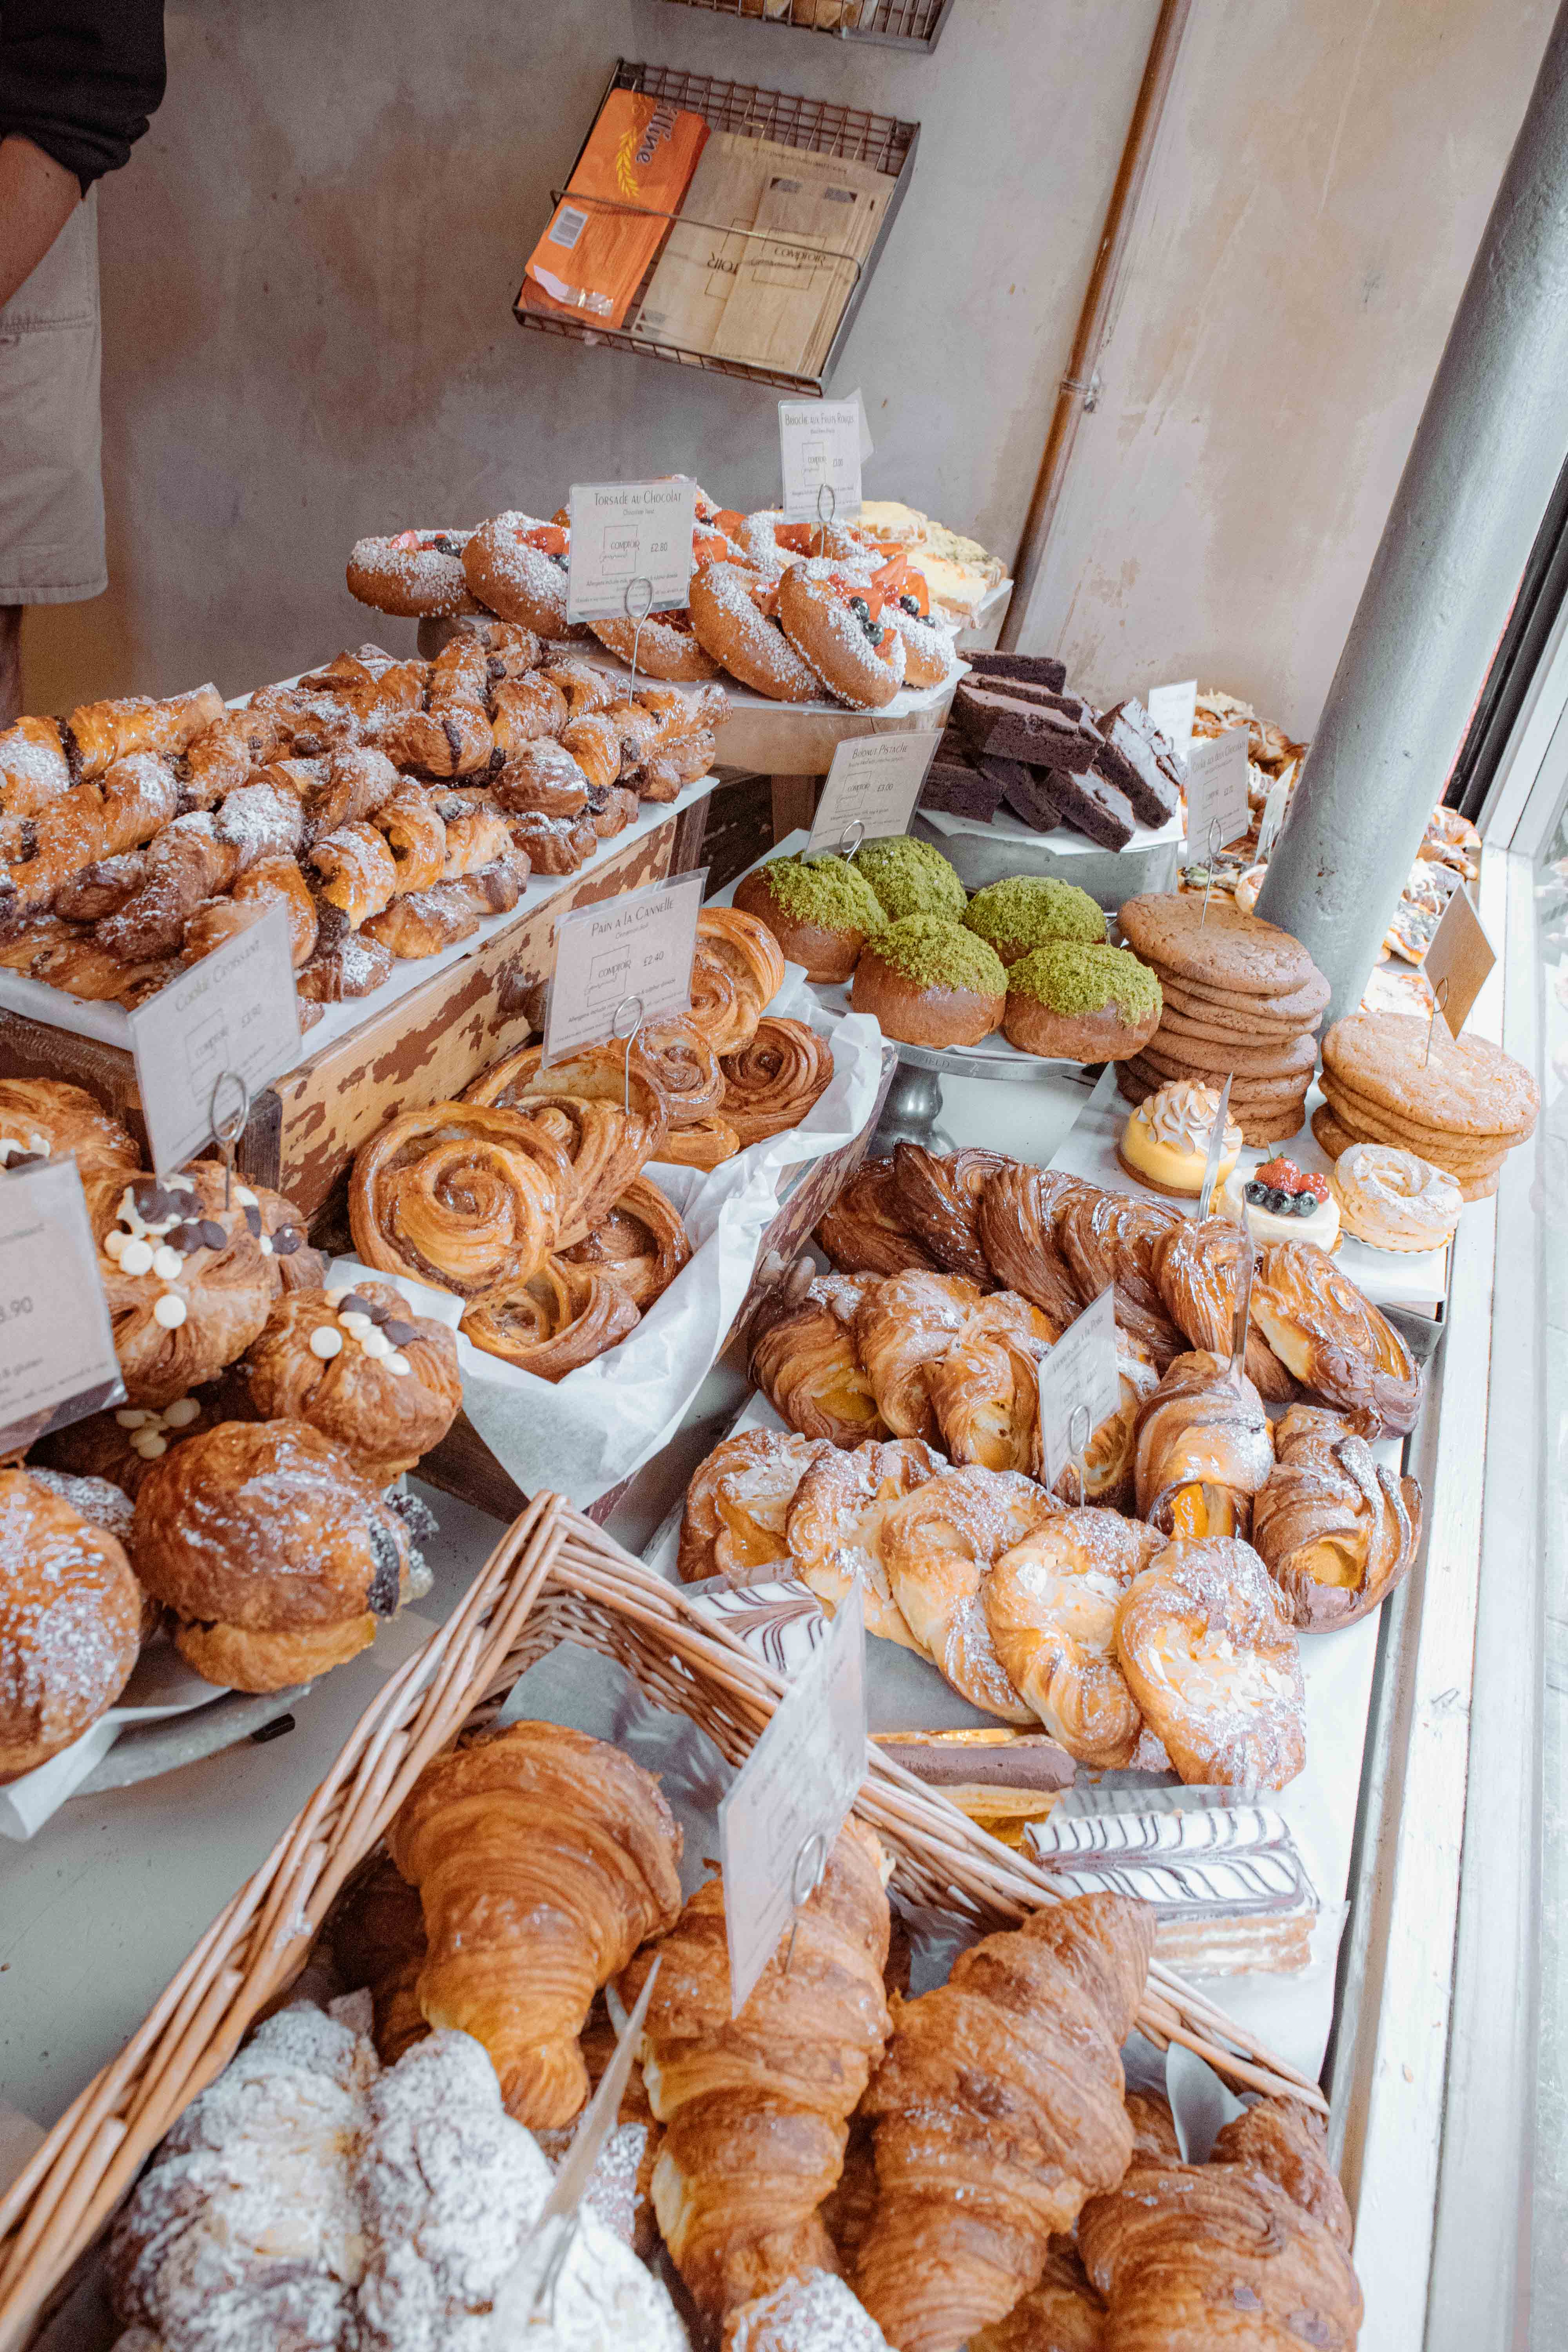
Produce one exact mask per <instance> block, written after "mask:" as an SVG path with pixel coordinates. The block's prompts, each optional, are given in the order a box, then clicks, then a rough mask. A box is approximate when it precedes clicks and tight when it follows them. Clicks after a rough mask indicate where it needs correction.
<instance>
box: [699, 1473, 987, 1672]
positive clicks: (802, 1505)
mask: <svg viewBox="0 0 1568 2352" xmlns="http://www.w3.org/2000/svg"><path fill="white" fill-rule="evenodd" d="M736 1442H737V1441H735V1440H734V1439H731V1444H734V1443H736ZM802 1442H803V1441H801V1440H798V1439H797V1440H796V1441H795V1443H796V1444H800V1443H802ZM946 1466H947V1465H946V1464H945V1463H944V1462H943V1461H942V1456H941V1454H933V1453H932V1452H931V1448H930V1446H929V1445H922V1444H921V1441H920V1439H919V1438H918V1437H895V1438H891V1439H889V1441H888V1442H887V1443H885V1444H882V1443H879V1442H878V1441H877V1440H875V1439H870V1440H868V1442H867V1443H866V1444H864V1445H858V1446H857V1447H856V1448H855V1450H854V1452H853V1453H852V1454H846V1453H841V1452H840V1451H839V1449H838V1448H837V1446H823V1447H822V1448H821V1449H820V1451H819V1452H818V1453H817V1454H816V1457H815V1459H813V1460H811V1461H810V1462H808V1463H807V1464H806V1465H805V1469H804V1473H803V1475H802V1476H801V1479H800V1483H799V1485H798V1486H797V1487H796V1488H795V1493H794V1495H793V1496H792V1497H791V1499H790V1503H789V1506H788V1518H787V1539H786V1540H787V1549H786V1554H785V1556H786V1558H787V1559H790V1560H791V1561H792V1562H793V1563H794V1573H795V1575H796V1576H798V1577H799V1578H800V1580H801V1581H802V1583H803V1584H805V1585H808V1586H809V1587H810V1589H811V1591H813V1592H815V1593H816V1597H817V1599H818V1600H819V1601H822V1602H824V1604H825V1605H826V1608H827V1610H828V1611H829V1612H830V1613H835V1612H837V1607H838V1604H839V1602H840V1601H842V1600H844V1599H845V1598H846V1597H847V1594H848V1592H849V1591H850V1589H851V1587H852V1586H853V1585H856V1584H858V1585H859V1587H860V1600H861V1607H862V1610H863V1612H864V1617H865V1624H866V1631H867V1633H879V1634H880V1635H881V1637H882V1639H883V1640H884V1641H885V1642H897V1643H900V1644H901V1645H902V1647H903V1648H904V1649H906V1650H913V1651H914V1652H915V1653H916V1654H917V1655H919V1656H921V1657H923V1656H924V1655H925V1653H924V1651H923V1650H922V1649H921V1645H920V1643H918V1642H917V1641H916V1639H915V1637H914V1635H913V1634H912V1633H910V1629H909V1626H908V1624H907V1623H906V1622H905V1620H904V1612H903V1611H902V1610H901V1609H900V1607H899V1604H898V1602H897V1601H895V1600H894V1598H893V1591H892V1586H891V1585H890V1583H889V1580H888V1570H887V1563H886V1561H885V1560H884V1559H883V1557H882V1545H881V1533H882V1528H883V1526H884V1524H885V1522H886V1520H887V1518H888V1516H889V1512H890V1511H892V1510H893V1509H894V1507H896V1506H897V1505H898V1504H899V1503H900V1502H901V1501H902V1500H903V1498H904V1496H906V1495H910V1494H912V1493H913V1492H914V1489H915V1488H916V1487H917V1486H923V1485H924V1484H925V1482H926V1480H927V1479H928V1478H934V1477H935V1476H936V1475H937V1473H938V1471H939V1470H943V1469H945V1468H946ZM699 1475H700V1474H699ZM689 1507H690V1506H689V1505H688V1509H689Z"/></svg>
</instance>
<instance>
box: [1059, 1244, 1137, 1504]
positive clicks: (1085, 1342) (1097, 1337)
mask: <svg viewBox="0 0 1568 2352" xmlns="http://www.w3.org/2000/svg"><path fill="white" fill-rule="evenodd" d="M1039 1381H1040V1450H1041V1452H1042V1454H1044V1457H1045V1471H1046V1485H1047V1486H1055V1485H1056V1483H1057V1480H1058V1478H1059V1477H1060V1476H1061V1475H1062V1473H1063V1471H1064V1470H1065V1469H1066V1468H1067V1466H1068V1463H1069V1462H1071V1461H1072V1460H1073V1459H1074V1458H1075V1456H1076V1455H1077V1454H1079V1453H1080V1452H1081V1451H1082V1448H1083V1446H1084V1445H1087V1444H1088V1443H1089V1438H1090V1437H1091V1436H1092V1435H1093V1433H1094V1432H1095V1431H1096V1430H1097V1429H1098V1428H1099V1427H1100V1423H1101V1422H1102V1421H1109V1420H1110V1415H1111V1414H1112V1413H1113V1412H1115V1411H1116V1408H1117V1405H1118V1404H1119V1403H1120V1402H1121V1378H1120V1375H1119V1374H1118V1372H1117V1370H1116V1291H1115V1286H1114V1285H1113V1284H1111V1283H1109V1282H1108V1283H1107V1284H1106V1286H1105V1288H1104V1289H1103V1290H1102V1291H1101V1292H1100V1296H1099V1297H1098V1298H1097V1299H1095V1301H1094V1302H1093V1304H1092V1306H1089V1307H1085V1308H1084V1310H1083V1313H1082V1314H1081V1315H1080V1316H1079V1318H1078V1319H1077V1321H1076V1322H1073V1323H1069V1324H1068V1328H1067V1329H1066V1330H1065V1331H1064V1332H1063V1333H1062V1336H1061V1338H1060V1339H1058V1341H1057V1344H1056V1346H1055V1347H1054V1348H1053V1349H1051V1350H1050V1352H1049V1354H1048V1355H1045V1356H1042V1357H1041V1359H1040V1364H1039ZM1079 1406H1083V1407H1086V1408H1087V1410H1088V1414H1089V1427H1088V1430H1087V1431H1085V1430H1084V1427H1083V1416H1082V1414H1081V1413H1079V1439H1080V1442H1079V1444H1077V1445H1075V1444H1073V1415H1074V1412H1075V1411H1076V1410H1077V1408H1078V1407H1079Z"/></svg>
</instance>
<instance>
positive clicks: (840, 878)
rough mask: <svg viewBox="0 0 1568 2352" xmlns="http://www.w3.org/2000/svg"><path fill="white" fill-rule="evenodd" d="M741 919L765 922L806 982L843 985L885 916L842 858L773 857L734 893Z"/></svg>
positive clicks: (864, 881)
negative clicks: (802, 971) (800, 966)
mask: <svg viewBox="0 0 1568 2352" xmlns="http://www.w3.org/2000/svg"><path fill="white" fill-rule="evenodd" d="M735 904H736V906H737V907H739V908H740V909H741V911H742V914H746V915H755V916H756V918H757V919H758V921H759V922H763V923H765V924H766V925H767V927H768V929H769V930H770V931H772V933H773V937H774V939H775V940H777V941H778V943H779V946H780V948H781V949H782V950H783V951H784V954H785V955H786V956H787V957H788V959H789V961H790V962H791V963H798V964H804V965H805V976H806V978H807V979H808V980H820V981H838V980H847V979H848V977H849V975H850V973H851V972H852V971H854V969H855V964H856V960H857V958H858V955H859V953H860V950H861V949H862V948H863V947H864V946H865V944H866V942H867V940H868V939H870V938H871V937H872V936H873V934H874V933H876V932H878V931H879V930H880V929H882V927H883V925H884V924H885V922H886V921H887V917H886V916H885V915H884V914H883V912H882V908H881V906H880V905H879V901H878V898H877V894H876V892H875V891H874V890H873V889H872V887H871V885H870V884H869V882H868V881H867V879H866V877H865V876H864V875H863V874H860V873H858V871H857V870H856V867H855V866H852V865H851V864H850V863H849V862H848V860H847V859H846V858H843V857H813V858H811V859H809V860H808V859H806V858H804V857H773V858H770V859H769V861H768V863H767V865H765V866H758V867H757V868H756V870H755V872H754V873H751V874H748V875H747V876H746V877H745V879H744V881H743V882H742V883H741V884H740V886H739V887H738V888H737V889H736V892H735Z"/></svg>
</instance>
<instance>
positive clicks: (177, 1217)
mask: <svg viewBox="0 0 1568 2352" xmlns="http://www.w3.org/2000/svg"><path fill="white" fill-rule="evenodd" d="M244 1189H245V1188H244V1187H243V1186H240V1187H238V1188H237V1191H241V1192H242V1191H244ZM225 1190H226V1173H225V1171H224V1169H223V1168H222V1167H221V1166H220V1165H219V1164H218V1162H217V1161H216V1160H193V1161H192V1163H191V1165H190V1167H189V1168H188V1169H187V1170H186V1171H184V1174H183V1175H179V1176H170V1177H167V1178H164V1179H163V1180H162V1181H160V1180H159V1179H158V1178H156V1177H153V1176H138V1177H134V1178H132V1181H130V1182H129V1183H127V1184H120V1183H118V1182H116V1181H110V1182H109V1183H107V1184H104V1183H99V1184H95V1186H94V1187H93V1191H92V1194H91V1196H90V1199H89V1209H90V1211H91V1213H92V1219H93V1225H94V1229H95V1231H96V1232H97V1234H98V1235H99V1276H100V1281H101V1282H102V1284H103V1292H104V1297H105V1299H106V1300H107V1302H108V1306H109V1313H110V1323H111V1326H112V1328H113V1333H114V1346H115V1351H116V1353H117V1354H118V1356H119V1358H120V1369H121V1374H122V1375H123V1378H124V1381H125V1390H126V1394H127V1397H128V1398H129V1400H130V1402H131V1403H132V1405H165V1404H169V1403H171V1402H173V1401H174V1399H175V1398H177V1397H182V1396H184V1395H185V1394H186V1393H187V1391H189V1390H191V1389H193V1388H195V1387H196V1386H198V1385H199V1384H200V1383H201V1382H202V1381H209V1380H212V1379H214V1378H215V1377H216V1374H217V1373H219V1372H220V1371H222V1370H223V1368H224V1366H225V1365H226V1364H230V1363H232V1362H233V1361H234V1360H235V1358H236V1357H237V1356H239V1355H242V1354H243V1353H244V1351H245V1349H247V1347H248V1346H249V1345H250V1342H251V1341H252V1339H255V1338H256V1336H257V1333H258V1331H259V1330H260V1328H261V1327H262V1325H263V1324H264V1323H265V1322H266V1320H267V1310H268V1307H269V1305H270V1304H271V1300H272V1289H273V1285H272V1276H271V1274H270V1271H269V1267H268V1258H267V1257H265V1256H264V1255H263V1254H262V1250H261V1244H260V1240H259V1238H258V1236H257V1235H256V1234H253V1233H252V1232H251V1230H250V1225H249V1223H248V1220H247V1214H246V1205H245V1204H244V1203H243V1202H241V1201H240V1200H239V1199H238V1198H237V1197H236V1196H235V1193H234V1192H233V1191H232V1190H231V1197H230V1200H229V1204H228V1206H227V1207H225V1206H224V1193H225Z"/></svg>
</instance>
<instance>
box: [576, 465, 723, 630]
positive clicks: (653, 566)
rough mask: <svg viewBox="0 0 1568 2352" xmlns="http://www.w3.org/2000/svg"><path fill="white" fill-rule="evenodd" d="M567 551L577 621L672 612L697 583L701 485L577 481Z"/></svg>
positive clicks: (675, 479) (679, 478) (684, 479)
mask: <svg viewBox="0 0 1568 2352" xmlns="http://www.w3.org/2000/svg"><path fill="white" fill-rule="evenodd" d="M570 512H571V517H572V541H571V545H570V547H569V548H568V550H567V554H566V611H567V615H568V617H569V618H570V619H572V620H574V621H614V620H619V619H621V618H622V617H623V616H626V617H629V618H631V619H632V620H634V621H635V620H639V619H641V618H642V617H643V616H644V615H645V614H648V613H668V612H673V611H675V610H676V609H678V608H679V606H680V605H682V604H685V603H686V601H687V598H688V595H689V593H690V588H691V534H692V531H693V530H695V528H696V524H697V485H696V483H695V482H694V481H692V480H691V479H690V478H689V476H687V475H685V474H675V475H672V476H671V477H670V478H668V480H667V481H662V482H574V483H573V485H572V495H571V499H570Z"/></svg>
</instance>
